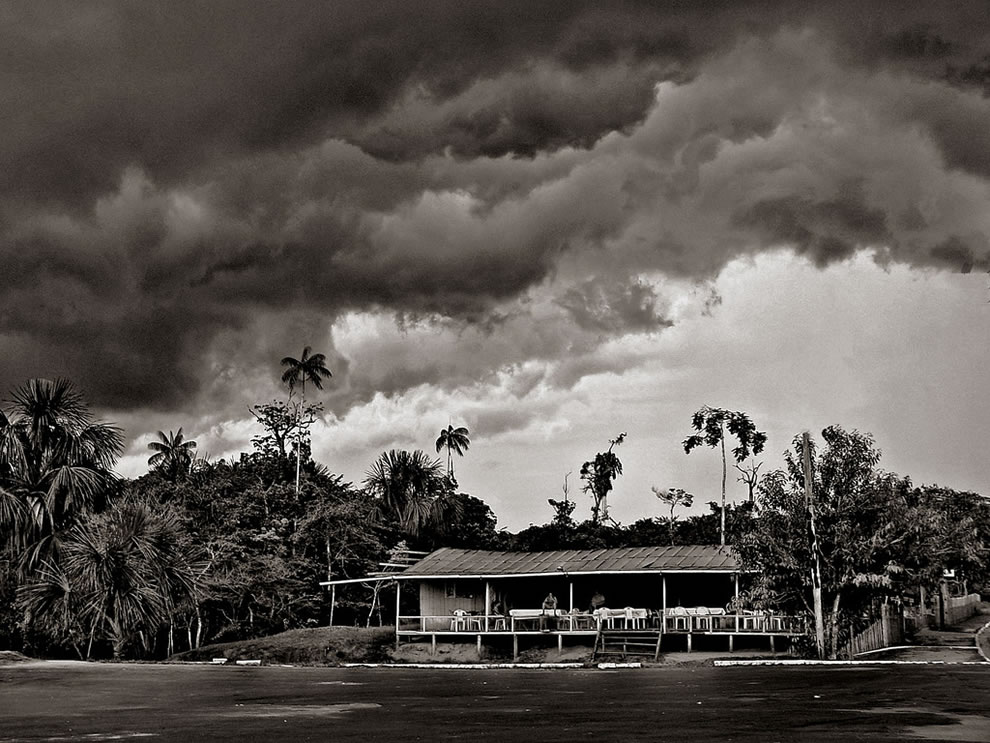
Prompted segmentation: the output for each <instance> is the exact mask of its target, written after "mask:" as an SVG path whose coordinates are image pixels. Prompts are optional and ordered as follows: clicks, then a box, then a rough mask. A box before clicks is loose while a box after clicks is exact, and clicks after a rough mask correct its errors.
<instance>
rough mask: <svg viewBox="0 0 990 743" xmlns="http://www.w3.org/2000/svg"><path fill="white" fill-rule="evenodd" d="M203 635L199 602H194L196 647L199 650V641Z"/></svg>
mask: <svg viewBox="0 0 990 743" xmlns="http://www.w3.org/2000/svg"><path fill="white" fill-rule="evenodd" d="M202 637H203V615H202V614H201V613H200V611H199V604H198V603H197V604H196V649H197V650H199V643H200V640H201V639H202Z"/></svg>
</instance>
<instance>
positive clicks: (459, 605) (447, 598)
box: [419, 580, 485, 631]
mask: <svg viewBox="0 0 990 743" xmlns="http://www.w3.org/2000/svg"><path fill="white" fill-rule="evenodd" d="M419 606H420V614H421V615H422V616H423V617H424V619H423V630H425V631H430V630H449V629H450V617H451V616H453V613H454V610H455V609H463V610H464V611H468V612H475V613H478V614H484V613H485V583H484V581H480V580H438V581H430V582H425V581H424V582H422V583H420V584H419ZM431 617H435V618H431Z"/></svg>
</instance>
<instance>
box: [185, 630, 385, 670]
mask: <svg viewBox="0 0 990 743" xmlns="http://www.w3.org/2000/svg"><path fill="white" fill-rule="evenodd" d="M394 632H395V631H394V630H393V629H392V628H391V627H372V628H370V629H365V628H364V627H314V628H313V629H295V630H289V631H287V632H281V633H279V634H277V635H272V636H270V637H259V638H256V639H254V640H241V641H238V642H224V643H219V644H216V645H207V646H205V647H202V648H199V649H198V650H187V651H186V652H184V653H178V654H176V655H173V656H172V657H171V658H170V660H174V661H210V660H212V659H213V658H227V660H228V661H230V662H233V661H236V660H260V661H261V662H262V663H264V664H265V665H269V664H279V663H289V664H293V665H321V666H322V665H335V664H337V663H344V662H350V663H371V662H378V661H383V660H387V658H388V652H389V649H390V647H391V643H392V642H393V641H394V640H395V634H394Z"/></svg>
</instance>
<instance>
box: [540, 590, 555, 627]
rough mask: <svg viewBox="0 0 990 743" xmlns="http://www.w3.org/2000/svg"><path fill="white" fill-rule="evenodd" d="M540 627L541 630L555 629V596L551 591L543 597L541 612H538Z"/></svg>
mask: <svg viewBox="0 0 990 743" xmlns="http://www.w3.org/2000/svg"><path fill="white" fill-rule="evenodd" d="M540 629H541V630H542V631H543V632H549V631H550V630H555V629H557V597H556V596H554V595H553V591H551V592H550V593H548V594H547V597H546V598H545V599H543V613H542V614H540Z"/></svg>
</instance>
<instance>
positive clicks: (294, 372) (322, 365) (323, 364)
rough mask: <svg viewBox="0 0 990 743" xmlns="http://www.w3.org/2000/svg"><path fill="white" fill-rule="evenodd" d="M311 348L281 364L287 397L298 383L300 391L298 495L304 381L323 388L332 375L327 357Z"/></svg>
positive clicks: (297, 458) (304, 401) (297, 487)
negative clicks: (328, 367) (325, 380)
mask: <svg viewBox="0 0 990 743" xmlns="http://www.w3.org/2000/svg"><path fill="white" fill-rule="evenodd" d="M311 350H312V349H311V348H310V347H309V346H306V347H305V348H304V349H303V352H302V356H300V357H299V358H298V359H294V358H292V357H291V356H286V357H285V358H284V359H282V366H284V367H286V369H285V371H284V372H283V373H282V383H283V384H287V385H289V397H292V393H293V392H294V391H295V389H296V386H297V385H298V386H299V388H300V391H301V393H302V399H301V401H300V403H299V405H298V406H297V408H296V495H299V470H300V467H301V465H302V425H301V422H302V421H301V420H300V416H301V414H302V410H303V408H304V407H305V406H306V382H309V383H311V384H312V385H313V386H314V387H316V389H318V390H322V389H323V380H324V379H329V378H330V377H332V376H333V374H331V373H330V370H329V369H327V357H326V356H325V355H323V354H322V353H314V354H312V355H310V351H311Z"/></svg>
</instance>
